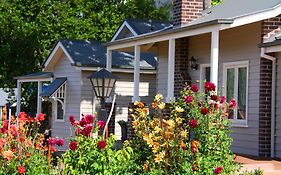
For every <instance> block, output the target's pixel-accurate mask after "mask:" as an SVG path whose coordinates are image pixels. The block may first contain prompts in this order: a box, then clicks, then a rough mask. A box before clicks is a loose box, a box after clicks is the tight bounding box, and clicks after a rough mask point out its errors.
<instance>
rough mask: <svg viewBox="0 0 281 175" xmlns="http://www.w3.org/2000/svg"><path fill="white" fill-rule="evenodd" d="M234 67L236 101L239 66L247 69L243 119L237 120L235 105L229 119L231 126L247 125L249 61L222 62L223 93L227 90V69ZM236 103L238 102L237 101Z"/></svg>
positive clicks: (236, 96) (235, 96)
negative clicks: (231, 116)
mask: <svg viewBox="0 0 281 175" xmlns="http://www.w3.org/2000/svg"><path fill="white" fill-rule="evenodd" d="M231 68H234V73H235V74H234V98H235V100H236V101H237V100H238V69H239V68H246V69H247V75H246V107H245V110H246V112H245V116H246V119H245V120H239V119H237V117H238V116H237V115H238V110H237V107H238V105H237V106H236V108H235V113H234V119H229V120H230V121H232V126H238V127H245V126H246V127H247V126H248V112H249V106H248V96H249V91H248V90H249V61H236V62H227V63H223V87H224V88H223V95H225V96H226V94H227V93H226V91H227V88H226V87H227V69H231ZM237 104H238V103H237Z"/></svg>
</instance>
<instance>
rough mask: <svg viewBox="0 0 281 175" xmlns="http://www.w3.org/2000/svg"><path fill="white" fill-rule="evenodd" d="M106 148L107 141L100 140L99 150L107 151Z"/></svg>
mask: <svg viewBox="0 0 281 175" xmlns="http://www.w3.org/2000/svg"><path fill="white" fill-rule="evenodd" d="M105 147H106V141H105V140H100V141H99V142H98V148H99V149H105Z"/></svg>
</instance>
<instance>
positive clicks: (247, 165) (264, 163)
mask: <svg viewBox="0 0 281 175" xmlns="http://www.w3.org/2000/svg"><path fill="white" fill-rule="evenodd" d="M235 161H236V162H238V163H241V164H242V169H241V172H243V171H245V170H248V171H252V170H255V169H261V170H263V172H264V175H281V161H277V160H257V159H253V158H247V157H244V156H237V157H236V159H235Z"/></svg>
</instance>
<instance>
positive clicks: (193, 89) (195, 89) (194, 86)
mask: <svg viewBox="0 0 281 175" xmlns="http://www.w3.org/2000/svg"><path fill="white" fill-rule="evenodd" d="M191 90H192V91H193V92H198V87H197V86H196V85H195V84H194V85H192V86H191Z"/></svg>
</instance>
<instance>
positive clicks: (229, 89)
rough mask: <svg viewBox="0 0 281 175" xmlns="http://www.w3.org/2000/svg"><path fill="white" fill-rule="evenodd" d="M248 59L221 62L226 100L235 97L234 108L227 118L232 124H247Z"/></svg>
mask: <svg viewBox="0 0 281 175" xmlns="http://www.w3.org/2000/svg"><path fill="white" fill-rule="evenodd" d="M248 65H249V63H248V61H243V62H233V63H224V64H223V84H224V93H223V94H225V96H226V99H227V101H229V100H231V99H233V98H234V99H235V100H236V101H237V106H236V108H235V109H234V110H233V111H231V112H230V113H229V116H228V118H229V119H230V120H232V122H233V124H234V125H247V112H248V111H247V110H248V109H247V105H248V102H247V101H248Z"/></svg>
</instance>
